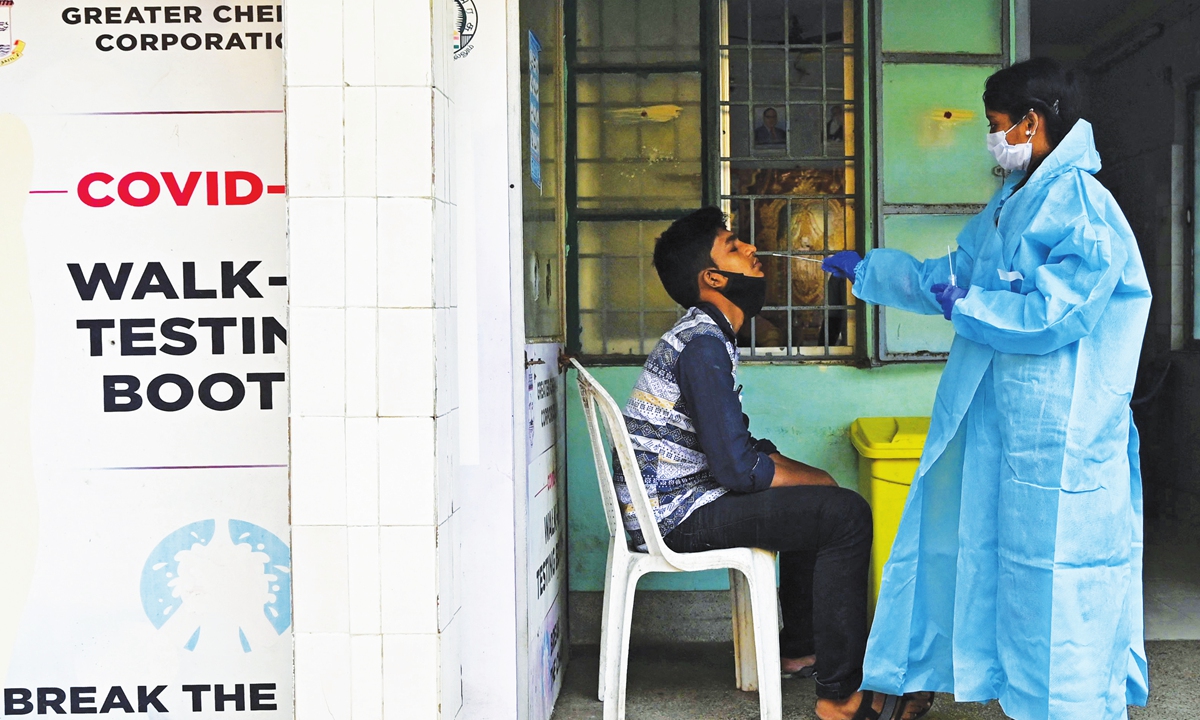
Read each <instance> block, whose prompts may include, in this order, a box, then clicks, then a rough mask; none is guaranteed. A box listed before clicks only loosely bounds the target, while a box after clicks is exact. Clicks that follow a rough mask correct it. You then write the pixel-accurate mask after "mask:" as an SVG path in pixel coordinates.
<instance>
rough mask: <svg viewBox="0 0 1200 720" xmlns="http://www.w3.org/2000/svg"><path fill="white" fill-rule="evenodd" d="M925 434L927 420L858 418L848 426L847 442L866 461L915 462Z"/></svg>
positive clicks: (912, 418) (918, 456) (919, 455)
mask: <svg viewBox="0 0 1200 720" xmlns="http://www.w3.org/2000/svg"><path fill="white" fill-rule="evenodd" d="M928 434H929V418H927V417H874V418H859V419H857V420H855V421H854V422H853V423H852V424H851V425H850V442H852V443H854V447H855V448H856V449H857V450H858V452H859V454H860V455H862V456H863V457H868V458H883V459H889V458H890V459H897V460H899V459H905V460H916V459H918V458H920V457H921V450H922V449H924V447H925V436H926V435H928Z"/></svg>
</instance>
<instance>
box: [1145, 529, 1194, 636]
mask: <svg viewBox="0 0 1200 720" xmlns="http://www.w3.org/2000/svg"><path fill="white" fill-rule="evenodd" d="M1142 581H1143V583H1144V592H1143V598H1144V602H1145V608H1146V613H1145V618H1146V638H1147V639H1148V640H1200V545H1197V544H1196V543H1194V542H1184V541H1179V542H1172V543H1166V542H1162V541H1158V542H1153V543H1151V542H1148V543H1147V545H1146V568H1145V572H1144V573H1143V574H1142Z"/></svg>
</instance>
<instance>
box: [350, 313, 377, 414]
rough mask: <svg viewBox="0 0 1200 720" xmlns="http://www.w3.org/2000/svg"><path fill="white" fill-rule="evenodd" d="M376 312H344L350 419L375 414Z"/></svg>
mask: <svg viewBox="0 0 1200 720" xmlns="http://www.w3.org/2000/svg"><path fill="white" fill-rule="evenodd" d="M377 313H378V311H376V310H374V309H372V308H347V309H346V415H348V416H350V417H375V415H376V414H377V413H378V406H377V403H376V395H377V390H376V380H377V372H376V369H375V359H376V356H377V354H378V348H377V343H376V324H377V317H376V316H377Z"/></svg>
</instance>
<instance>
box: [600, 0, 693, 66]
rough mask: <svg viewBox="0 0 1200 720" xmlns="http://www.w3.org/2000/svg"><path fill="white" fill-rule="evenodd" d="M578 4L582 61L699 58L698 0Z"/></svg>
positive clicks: (611, 0) (603, 0)
mask: <svg viewBox="0 0 1200 720" xmlns="http://www.w3.org/2000/svg"><path fill="white" fill-rule="evenodd" d="M577 8H578V9H577V11H576V17H577V20H576V25H577V33H578V46H577V49H576V61H577V62H578V63H579V64H581V65H588V64H596V63H605V64H616V63H658V62H663V63H669V62H696V61H698V60H699V59H700V4H699V3H698V2H696V0H579V3H578V6H577Z"/></svg>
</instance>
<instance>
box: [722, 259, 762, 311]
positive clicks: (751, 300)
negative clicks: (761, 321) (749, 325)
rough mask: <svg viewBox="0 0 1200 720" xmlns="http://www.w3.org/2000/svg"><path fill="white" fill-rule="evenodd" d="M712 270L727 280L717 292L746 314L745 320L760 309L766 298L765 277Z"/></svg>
mask: <svg viewBox="0 0 1200 720" xmlns="http://www.w3.org/2000/svg"><path fill="white" fill-rule="evenodd" d="M713 272H715V273H717V274H719V275H724V276H725V279H726V280H728V281H729V282H727V283H725V287H723V288H721V289H720V290H718V291H717V292H719V293H721V294H722V295H724V296H725V297H727V298H729V302H731V303H733V304H734V305H737V306H738V308H740V309H741V311H742V312H743V313H745V314H746V319H747V320H749V319H750V318H752V317H754V316H755V315H757V314H758V313H759V312H760V311H761V310H762V308H763V303H765V302H766V300H767V279H766V278H765V277H753V276H750V275H743V274H741V273H732V272H726V271H725V270H715V269H714V270H713Z"/></svg>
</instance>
